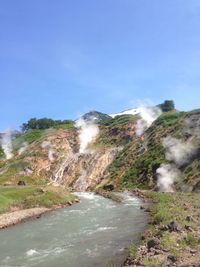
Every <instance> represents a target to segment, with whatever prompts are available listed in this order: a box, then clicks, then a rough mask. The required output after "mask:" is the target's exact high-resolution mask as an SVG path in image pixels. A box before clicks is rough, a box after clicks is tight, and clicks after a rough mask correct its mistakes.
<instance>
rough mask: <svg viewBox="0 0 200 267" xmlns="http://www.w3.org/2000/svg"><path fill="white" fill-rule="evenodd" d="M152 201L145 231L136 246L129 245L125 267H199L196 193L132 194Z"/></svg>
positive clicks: (199, 216) (199, 220)
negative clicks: (149, 218)
mask: <svg viewBox="0 0 200 267" xmlns="http://www.w3.org/2000/svg"><path fill="white" fill-rule="evenodd" d="M134 193H135V194H136V195H137V196H138V197H141V198H142V199H146V200H149V199H150V200H151V201H152V203H153V205H152V206H151V207H149V209H148V211H149V212H150V215H151V220H150V222H149V227H148V229H147V230H146V231H145V232H144V234H143V235H142V238H141V242H140V244H139V245H138V246H136V245H132V246H131V247H130V249H129V257H128V258H127V260H126V262H125V265H124V266H132V267H136V266H137V267H138V266H141V267H142V266H146V267H162V266H177V267H199V266H200V212H199V209H200V204H199V203H200V196H199V194H198V193H158V192H150V191H140V190H135V191H134Z"/></svg>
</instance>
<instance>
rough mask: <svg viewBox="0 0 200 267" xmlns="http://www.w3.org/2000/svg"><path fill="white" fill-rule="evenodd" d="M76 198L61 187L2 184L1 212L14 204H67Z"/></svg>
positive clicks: (26, 206) (24, 206)
mask: <svg viewBox="0 0 200 267" xmlns="http://www.w3.org/2000/svg"><path fill="white" fill-rule="evenodd" d="M74 198H75V197H74V196H73V195H71V194H68V193H67V192H66V191H64V190H63V189H61V188H53V187H45V188H41V187H36V186H24V187H20V186H0V213H3V212H6V211H9V210H10V209H11V207H13V206H14V207H18V208H20V209H27V208H33V207H51V206H53V205H65V204H67V203H68V202H69V201H72V202H73V200H74Z"/></svg>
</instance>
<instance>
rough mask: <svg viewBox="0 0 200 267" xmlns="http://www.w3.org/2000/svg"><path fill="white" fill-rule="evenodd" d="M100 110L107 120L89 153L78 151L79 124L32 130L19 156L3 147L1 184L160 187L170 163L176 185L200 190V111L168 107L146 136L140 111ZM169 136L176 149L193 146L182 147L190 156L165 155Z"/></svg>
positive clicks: (19, 143)
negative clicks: (108, 113)
mask: <svg viewBox="0 0 200 267" xmlns="http://www.w3.org/2000/svg"><path fill="white" fill-rule="evenodd" d="M100 115H101V117H102V118H103V120H101V122H100V124H99V126H97V125H95V127H98V133H97V135H96V136H95V138H93V139H91V142H90V143H89V144H88V148H87V150H86V151H85V152H84V153H79V146H80V138H79V137H80V136H79V135H80V132H79V131H80V129H77V128H76V127H74V126H73V127H70V128H69V127H66V128H65V124H62V125H60V127H59V126H56V128H49V129H33V130H29V131H27V132H26V133H24V134H21V135H20V136H17V137H16V138H15V139H14V140H13V141H12V146H13V151H12V154H13V155H14V156H13V157H12V158H11V159H9V160H5V159H4V155H3V152H1V153H2V157H1V161H0V166H1V172H0V184H1V185H17V184H18V183H19V182H20V181H23V182H24V183H25V184H26V185H46V184H48V183H51V184H59V185H62V186H65V187H66V188H68V189H69V190H87V189H94V188H95V187H96V186H97V187H98V188H99V187H104V188H121V189H122V188H135V187H138V188H142V189H154V190H158V173H157V171H158V169H159V167H160V166H162V164H171V166H172V167H173V168H174V167H175V165H176V169H178V171H179V175H178V177H177V179H174V185H173V187H174V188H176V189H177V190H180V191H198V190H199V189H200V177H199V171H200V137H199V129H200V110H194V111H191V112H177V111H175V110H174V111H170V112H165V113H163V114H162V115H161V116H159V117H158V119H157V120H155V121H154V122H153V124H152V125H151V126H150V127H149V128H148V129H147V130H146V131H145V132H144V133H143V135H141V136H137V135H136V127H137V121H138V119H139V115H122V116H116V117H115V118H110V117H106V116H103V115H102V114H101V113H100ZM86 128H87V127H86ZM166 138H167V139H166ZM165 139H166V140H168V141H169V142H172V143H173V142H175V144H174V143H173V144H170V145H171V146H172V148H171V149H175V150H176V146H175V145H177V149H179V150H180V149H182V150H183V147H184V146H186V147H187V146H189V145H190V146H191V147H194V149H193V150H194V151H192V150H191V151H190V150H189V151H182V150H181V151H179V152H178V153H179V154H180V153H183V154H184V153H185V154H186V155H183V158H184V159H183V163H181V164H179V163H178V164H177V163H176V162H174V161H173V159H168V158H167V156H166V152H167V150H169V147H166V145H165V144H163V140H165ZM168 152H169V151H168ZM188 153H190V154H191V155H188ZM179 154H178V157H180V155H179ZM185 157H186V158H185ZM84 179H85V180H84ZM83 180H84V183H85V184H82V183H81V181H83Z"/></svg>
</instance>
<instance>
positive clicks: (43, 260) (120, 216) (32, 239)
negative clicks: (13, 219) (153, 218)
mask: <svg viewBox="0 0 200 267" xmlns="http://www.w3.org/2000/svg"><path fill="white" fill-rule="evenodd" d="M77 194H78V196H79V197H80V199H81V203H78V204H75V205H73V206H71V207H69V208H66V209H61V210H57V211H54V212H51V213H49V214H46V215H44V216H42V218H41V219H39V220H33V221H29V222H26V223H22V224H19V225H17V226H14V227H11V228H8V229H5V230H1V231H0V266H5V267H11V266H12V267H13V266H15V267H18V266H19V267H22V266H24V267H25V266H26V267H31V266H39V267H40V266H41V267H79V266H81V267H105V266H121V264H122V262H123V261H124V257H125V256H126V253H127V249H126V248H127V247H128V246H129V245H130V244H131V241H135V242H136V241H137V240H138V238H139V236H140V234H141V232H142V231H143V230H144V228H145V226H146V222H147V218H146V215H145V213H144V212H143V211H142V210H140V208H139V207H140V204H141V203H140V201H139V200H138V199H137V198H135V197H131V196H129V195H125V194H122V195H121V196H122V197H123V201H122V203H116V202H113V201H112V200H109V199H105V198H103V197H101V196H98V195H94V194H93V193H77ZM112 263H115V265H113V264H112Z"/></svg>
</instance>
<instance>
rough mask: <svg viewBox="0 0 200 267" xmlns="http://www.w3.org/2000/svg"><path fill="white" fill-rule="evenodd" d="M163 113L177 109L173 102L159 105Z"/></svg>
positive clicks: (169, 101)
mask: <svg viewBox="0 0 200 267" xmlns="http://www.w3.org/2000/svg"><path fill="white" fill-rule="evenodd" d="M158 106H159V107H160V109H161V110H162V111H163V112H168V111H172V110H174V109H175V104H174V101H173V100H165V101H164V103H162V104H160V105H158Z"/></svg>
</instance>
